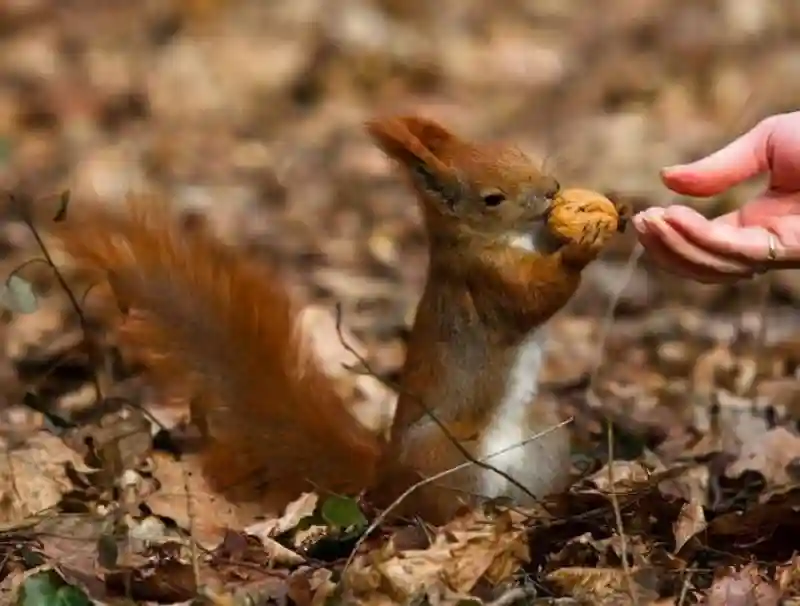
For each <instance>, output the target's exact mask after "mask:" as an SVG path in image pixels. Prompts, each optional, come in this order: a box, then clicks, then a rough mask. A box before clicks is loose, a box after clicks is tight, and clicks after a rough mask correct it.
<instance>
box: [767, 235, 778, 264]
mask: <svg viewBox="0 0 800 606" xmlns="http://www.w3.org/2000/svg"><path fill="white" fill-rule="evenodd" d="M767 236H769V243H768V246H769V248H768V250H767V259H769V260H770V261H777V260H778V242H777V239H776V238H775V234H773V233H772V232H767Z"/></svg>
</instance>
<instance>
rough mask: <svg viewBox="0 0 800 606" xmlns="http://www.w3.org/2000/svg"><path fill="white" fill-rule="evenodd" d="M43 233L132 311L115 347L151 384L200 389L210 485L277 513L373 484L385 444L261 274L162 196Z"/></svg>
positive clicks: (285, 298) (269, 278)
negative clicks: (132, 354)
mask: <svg viewBox="0 0 800 606" xmlns="http://www.w3.org/2000/svg"><path fill="white" fill-rule="evenodd" d="M42 228H43V229H46V230H47V231H48V232H49V233H50V234H51V235H52V236H54V237H55V238H56V240H57V241H58V242H60V244H61V245H62V247H63V249H64V251H65V252H66V253H67V254H68V255H69V256H70V257H71V258H72V259H73V260H74V261H75V262H76V264H77V265H78V266H79V267H84V268H86V269H95V270H99V271H101V272H103V273H104V274H105V275H106V277H107V278H108V279H109V281H110V283H111V286H112V289H113V291H114V293H115V294H116V296H117V297H118V298H119V299H120V302H121V303H123V304H124V305H125V306H127V307H129V309H130V310H131V313H130V314H129V317H128V318H127V319H126V321H125V323H124V325H123V328H122V331H121V340H122V342H123V343H127V344H129V345H132V346H134V347H135V349H136V350H137V351H140V352H143V353H145V354H146V359H147V361H148V362H149V363H148V366H149V368H150V370H151V371H152V373H153V375H154V376H155V378H156V379H160V380H162V381H164V382H165V384H166V385H173V386H174V385H175V384H176V383H179V382H180V381H187V382H191V384H192V385H193V387H195V389H194V391H195V392H196V393H199V401H197V402H195V404H194V406H195V407H197V408H198V409H199V412H201V413H202V414H203V416H204V417H205V419H204V423H203V424H204V425H205V426H206V428H207V430H208V434H209V435H208V436H207V438H208V444H207V445H206V446H205V447H204V449H203V452H204V459H203V465H204V472H205V475H206V476H207V479H208V480H209V482H210V483H211V485H212V487H213V488H214V489H216V490H219V491H222V492H226V491H229V490H236V491H237V492H238V491H244V493H243V494H248V495H249V494H252V491H251V490H248V489H247V488H245V487H246V486H250V487H251V488H252V487H253V486H258V487H259V490H261V491H263V494H261V495H260V497H259V498H261V499H264V500H266V501H267V502H271V503H273V504H275V505H276V506H279V505H282V504H284V503H285V502H286V501H287V500H288V499H291V498H293V497H295V496H297V495H298V494H299V493H300V492H301V491H303V490H313V489H314V488H317V489H322V490H329V491H334V492H339V493H351V494H352V493H356V492H358V491H360V490H362V489H363V488H366V487H368V486H371V485H372V483H373V481H374V479H375V468H376V466H377V462H378V458H379V452H380V450H381V444H380V440H379V439H378V437H377V436H375V435H374V434H373V433H371V432H370V431H369V430H367V429H366V428H364V427H363V426H361V425H360V424H359V423H358V422H357V421H356V420H355V419H354V418H353V416H352V415H351V414H350V412H349V411H348V409H347V406H346V404H345V402H344V401H343V399H342V398H341V397H340V395H339V394H338V393H337V392H336V390H335V388H334V385H333V383H332V381H331V379H330V378H329V377H328V376H327V375H325V374H324V372H323V371H322V370H321V369H320V367H319V365H318V364H317V361H316V357H315V355H314V354H313V353H312V351H311V349H310V345H308V343H309V341H307V340H306V339H305V338H304V337H303V335H302V334H301V333H300V332H299V329H297V328H296V326H297V314H296V309H295V307H294V305H293V303H292V301H291V299H290V297H289V294H288V292H287V290H286V288H285V286H284V284H283V282H282V281H281V280H280V279H279V278H278V277H277V276H276V275H273V274H272V273H271V272H269V270H268V268H265V267H263V265H262V264H258V263H255V262H252V261H250V260H249V259H247V258H246V256H245V254H244V253H242V252H240V251H237V250H235V249H233V248H231V247H228V246H226V245H224V244H223V243H221V242H220V241H218V240H216V239H215V238H214V237H213V236H212V235H210V234H209V233H207V232H205V231H204V230H193V231H192V232H191V233H188V232H187V230H185V229H184V228H182V227H181V225H180V224H179V223H178V222H177V221H176V218H175V217H174V216H173V213H172V212H171V210H170V208H169V206H168V205H166V204H165V203H163V202H162V201H160V200H158V199H152V198H134V199H131V200H130V201H128V202H127V203H126V204H125V205H124V207H123V208H120V209H114V208H111V207H108V206H100V205H88V206H87V205H83V206H82V205H80V204H78V203H72V205H71V206H70V208H69V210H68V212H67V216H66V219H65V220H64V221H62V222H59V223H54V224H53V225H52V226H50V225H43V226H42ZM237 486H239V488H238V489H237V488H236V487H237ZM240 494H242V493H240ZM246 498H250V497H246Z"/></svg>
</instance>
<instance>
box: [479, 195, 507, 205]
mask: <svg viewBox="0 0 800 606" xmlns="http://www.w3.org/2000/svg"><path fill="white" fill-rule="evenodd" d="M505 201H506V197H505V196H504V195H503V194H501V193H500V192H492V193H491V194H486V195H485V196H483V202H484V204H486V206H498V205H499V204H502V203H503V202H505Z"/></svg>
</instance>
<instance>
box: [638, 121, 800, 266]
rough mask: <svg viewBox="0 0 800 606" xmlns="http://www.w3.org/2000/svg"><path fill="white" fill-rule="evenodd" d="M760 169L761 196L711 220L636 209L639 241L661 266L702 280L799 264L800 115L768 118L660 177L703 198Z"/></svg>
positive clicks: (677, 211)
mask: <svg viewBox="0 0 800 606" xmlns="http://www.w3.org/2000/svg"><path fill="white" fill-rule="evenodd" d="M765 172H768V173H769V186H768V188H767V190H766V191H765V192H764V193H762V194H761V195H759V196H757V197H756V198H755V199H754V200H751V201H750V202H747V203H746V204H745V205H743V206H742V207H741V208H740V209H739V210H737V211H734V212H731V213H728V214H726V215H723V216H721V217H717V218H716V219H713V220H708V219H706V218H705V217H703V216H702V215H700V214H699V213H698V212H696V211H694V210H693V209H691V208H688V207H686V206H679V205H675V206H670V207H667V208H650V209H647V210H645V211H643V212H640V213H639V214H637V215H636V216H634V217H633V224H634V227H635V228H636V231H637V233H638V236H639V240H640V242H641V243H642V245H643V246H644V247H645V249H646V250H647V252H648V254H650V255H651V256H652V257H653V258H654V259H655V260H656V261H657V262H658V263H659V264H660V265H662V266H663V267H664V268H665V269H667V270H669V271H672V272H673V273H678V274H682V275H684V276H687V277H690V278H693V279H695V280H698V281H700V282H725V281H730V280H736V279H740V278H747V277H752V276H753V275H754V274H756V273H761V272H763V271H765V270H767V269H777V268H786V267H800V111H797V112H791V113H787V114H778V115H775V116H771V117H769V118H766V119H765V120H763V121H762V122H760V123H759V124H758V125H757V126H756V127H755V128H753V129H752V130H750V131H749V132H747V133H745V134H744V135H742V136H741V137H739V138H738V139H736V140H734V141H733V142H731V143H729V144H728V145H727V146H725V147H723V148H722V149H720V150H719V151H716V152H714V153H712V154H711V155H709V156H706V157H705V158H702V159H701V160H697V161H696V162H693V163H691V164H684V165H680V166H673V167H670V168H665V169H664V170H662V172H661V178H662V180H663V181H664V184H665V185H666V186H667V187H669V188H670V189H672V190H673V191H675V192H677V193H680V194H683V195H690V196H700V197H706V196H713V195H716V194H719V193H721V192H723V191H725V190H726V189H728V188H730V187H733V186H734V185H736V184H738V183H741V182H742V181H745V180H746V179H749V178H751V177H754V176H756V175H759V174H762V173H765Z"/></svg>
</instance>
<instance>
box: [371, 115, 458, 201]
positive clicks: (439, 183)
mask: <svg viewBox="0 0 800 606" xmlns="http://www.w3.org/2000/svg"><path fill="white" fill-rule="evenodd" d="M366 130H367V133H369V135H370V137H372V140H373V141H374V142H375V144H376V145H377V146H378V147H379V148H380V149H381V150H382V151H383V152H384V153H385V154H386V155H387V156H389V157H390V158H392V159H394V160H396V161H397V162H399V163H400V164H401V165H402V166H403V167H404V168H405V169H406V170H407V171H408V172H409V174H410V175H411V177H412V179H413V180H414V182H415V184H416V185H417V187H420V188H421V189H423V190H425V191H426V192H428V193H432V194H434V195H436V196H438V197H439V198H441V199H442V200H443V201H444V202H445V203H446V204H447V206H448V207H450V208H451V209H452V208H453V207H454V206H455V204H456V202H457V201H458V198H459V197H460V196H459V188H458V179H457V175H456V172H455V171H454V170H453V169H452V168H451V167H449V166H448V165H447V164H446V163H445V162H444V161H443V160H444V158H445V157H446V156H445V155H444V154H443V153H442V152H443V151H444V149H445V147H446V146H447V145H448V144H452V143H455V142H456V141H457V139H456V137H455V136H454V135H453V134H451V133H450V132H449V131H448V130H447V129H445V128H444V127H443V126H440V125H439V124H437V123H436V122H433V121H432V120H427V119H425V118H418V117H415V116H411V117H395V118H384V119H377V120H371V121H369V122H367V123H366Z"/></svg>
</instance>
